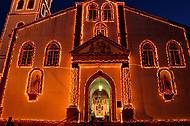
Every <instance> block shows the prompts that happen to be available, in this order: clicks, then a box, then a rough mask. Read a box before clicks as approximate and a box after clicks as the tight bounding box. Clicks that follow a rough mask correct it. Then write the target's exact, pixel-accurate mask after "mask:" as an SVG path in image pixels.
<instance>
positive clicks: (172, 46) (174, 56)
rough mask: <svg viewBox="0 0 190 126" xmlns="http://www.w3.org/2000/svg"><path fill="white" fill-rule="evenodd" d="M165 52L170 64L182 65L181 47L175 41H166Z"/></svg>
mask: <svg viewBox="0 0 190 126" xmlns="http://www.w3.org/2000/svg"><path fill="white" fill-rule="evenodd" d="M167 54H168V60H169V64H170V66H183V65H184V58H183V53H182V48H181V46H180V45H179V44H178V43H177V42H176V41H170V42H168V43H167Z"/></svg>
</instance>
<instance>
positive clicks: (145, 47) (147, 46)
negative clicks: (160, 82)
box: [141, 41, 157, 67]
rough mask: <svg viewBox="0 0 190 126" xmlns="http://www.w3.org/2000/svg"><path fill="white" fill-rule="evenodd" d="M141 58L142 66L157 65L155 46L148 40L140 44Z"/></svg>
mask: <svg viewBox="0 0 190 126" xmlns="http://www.w3.org/2000/svg"><path fill="white" fill-rule="evenodd" d="M141 60H142V61H141V62H142V66H143V67H154V66H157V57H156V48H155V46H154V45H153V44H152V43H151V42H149V41H145V42H143V43H142V44H141Z"/></svg>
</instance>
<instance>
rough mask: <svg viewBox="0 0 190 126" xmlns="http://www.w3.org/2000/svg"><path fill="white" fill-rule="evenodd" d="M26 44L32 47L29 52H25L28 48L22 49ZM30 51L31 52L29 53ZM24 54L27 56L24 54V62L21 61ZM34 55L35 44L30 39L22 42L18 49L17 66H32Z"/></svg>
mask: <svg viewBox="0 0 190 126" xmlns="http://www.w3.org/2000/svg"><path fill="white" fill-rule="evenodd" d="M28 45H30V46H32V48H33V49H32V51H30V50H29V52H27V51H28V50H26V51H25V50H24V49H23V48H25V47H26V46H28ZM25 52H27V53H25ZM31 52H32V54H31ZM24 54H25V55H27V56H26V59H25V63H22V62H23V55H24ZM29 54H30V57H31V58H29V56H28V55H29ZM34 55H35V44H34V43H33V42H31V41H28V42H25V43H23V44H22V46H21V48H20V51H19V58H18V66H19V67H32V66H33V62H34ZM28 58H29V59H30V61H29V62H30V63H28V60H27V59H28Z"/></svg>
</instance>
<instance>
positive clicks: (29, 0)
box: [27, 0, 35, 10]
mask: <svg viewBox="0 0 190 126" xmlns="http://www.w3.org/2000/svg"><path fill="white" fill-rule="evenodd" d="M31 1H33V6H32V8H29V4H30V2H31ZM34 7H35V0H28V3H27V9H28V10H33V9H34Z"/></svg>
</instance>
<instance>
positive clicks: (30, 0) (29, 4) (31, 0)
mask: <svg viewBox="0 0 190 126" xmlns="http://www.w3.org/2000/svg"><path fill="white" fill-rule="evenodd" d="M33 7H34V0H29V1H28V6H27V9H33Z"/></svg>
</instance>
